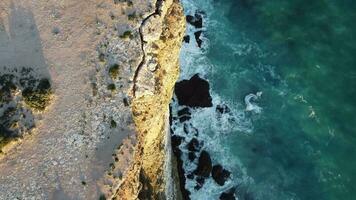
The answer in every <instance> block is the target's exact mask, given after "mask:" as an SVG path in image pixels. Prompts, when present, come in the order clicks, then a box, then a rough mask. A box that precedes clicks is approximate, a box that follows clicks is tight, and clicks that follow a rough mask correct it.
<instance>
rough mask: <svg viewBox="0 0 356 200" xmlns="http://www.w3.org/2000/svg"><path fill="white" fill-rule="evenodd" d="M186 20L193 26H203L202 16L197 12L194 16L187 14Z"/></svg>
mask: <svg viewBox="0 0 356 200" xmlns="http://www.w3.org/2000/svg"><path fill="white" fill-rule="evenodd" d="M186 20H187V22H188V23H189V24H191V25H192V26H194V27H195V28H202V27H203V17H202V16H201V15H200V14H199V13H195V15H194V16H192V15H187V16H186Z"/></svg>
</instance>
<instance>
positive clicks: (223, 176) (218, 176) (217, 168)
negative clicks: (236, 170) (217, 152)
mask: <svg viewBox="0 0 356 200" xmlns="http://www.w3.org/2000/svg"><path fill="white" fill-rule="evenodd" d="M230 174H231V173H230V172H229V171H228V170H226V169H224V168H223V167H222V166H221V165H214V166H213V170H212V172H211V175H212V177H213V179H214V180H215V182H216V183H217V184H219V185H221V186H223V185H224V184H225V181H226V180H227V179H228V178H229V176H230Z"/></svg>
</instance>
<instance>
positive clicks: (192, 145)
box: [187, 138, 200, 152]
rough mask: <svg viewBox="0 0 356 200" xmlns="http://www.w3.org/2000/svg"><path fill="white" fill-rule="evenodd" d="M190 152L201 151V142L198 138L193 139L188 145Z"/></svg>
mask: <svg viewBox="0 0 356 200" xmlns="http://www.w3.org/2000/svg"><path fill="white" fill-rule="evenodd" d="M187 146H188V150H189V151H195V152H197V151H199V149H200V148H199V141H198V140H197V139H196V138H193V139H192V140H191V141H190V142H189V143H188V145H187Z"/></svg>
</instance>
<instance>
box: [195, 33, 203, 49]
mask: <svg viewBox="0 0 356 200" xmlns="http://www.w3.org/2000/svg"><path fill="white" fill-rule="evenodd" d="M202 33H203V31H197V32H195V33H194V37H195V41H197V44H198V47H199V48H201V45H202V43H203V40H201V39H200V36H201V34H202Z"/></svg>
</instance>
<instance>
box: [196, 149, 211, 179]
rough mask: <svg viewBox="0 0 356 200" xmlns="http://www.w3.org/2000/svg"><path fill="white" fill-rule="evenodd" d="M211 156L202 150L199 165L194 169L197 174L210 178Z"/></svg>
mask: <svg viewBox="0 0 356 200" xmlns="http://www.w3.org/2000/svg"><path fill="white" fill-rule="evenodd" d="M212 168H213V167H212V163H211V158H210V155H209V153H208V152H206V151H202V152H201V154H200V156H199V161H198V167H197V169H196V170H195V171H194V173H195V174H196V175H197V176H201V177H204V178H208V177H209V176H210V173H211V170H212Z"/></svg>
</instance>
